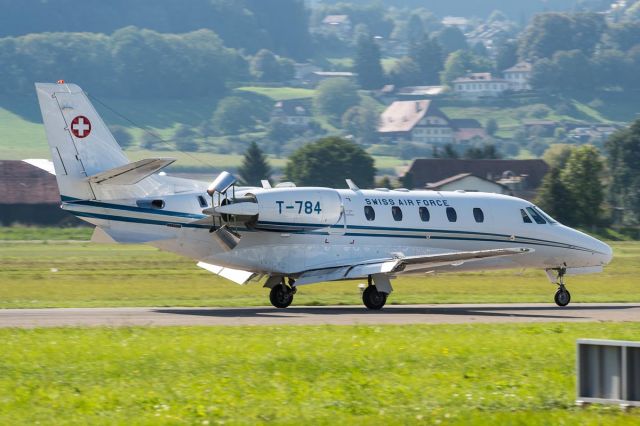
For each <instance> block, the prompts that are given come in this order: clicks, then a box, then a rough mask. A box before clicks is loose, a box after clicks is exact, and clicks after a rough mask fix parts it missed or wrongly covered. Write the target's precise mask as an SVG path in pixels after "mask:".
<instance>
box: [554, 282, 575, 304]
mask: <svg viewBox="0 0 640 426" xmlns="http://www.w3.org/2000/svg"><path fill="white" fill-rule="evenodd" d="M553 300H555V302H556V305H558V306H567V305H568V304H569V302H571V293H569V290H567V289H566V288H564V285H562V286H560V288H559V289H558V291H556V295H555V296H554V297H553Z"/></svg>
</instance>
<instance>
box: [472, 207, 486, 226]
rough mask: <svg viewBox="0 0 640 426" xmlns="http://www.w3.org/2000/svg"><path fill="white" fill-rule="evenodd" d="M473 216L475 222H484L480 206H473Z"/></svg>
mask: <svg viewBox="0 0 640 426" xmlns="http://www.w3.org/2000/svg"><path fill="white" fill-rule="evenodd" d="M473 218H474V219H475V220H476V222H478V223H482V222H484V212H483V211H482V209H481V208H478V207H475V208H474V209H473Z"/></svg>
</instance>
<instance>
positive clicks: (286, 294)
mask: <svg viewBox="0 0 640 426" xmlns="http://www.w3.org/2000/svg"><path fill="white" fill-rule="evenodd" d="M294 283H295V282H294V281H293V280H292V279H289V285H285V283H284V279H282V281H281V282H280V284H277V285H275V286H273V287H272V288H271V291H270V292H269V300H270V301H271V304H272V305H273V306H275V307H276V308H279V309H284V308H286V307H288V306H289V305H290V304H291V302H293V295H294V294H296V290H297V289H296V288H295V286H294Z"/></svg>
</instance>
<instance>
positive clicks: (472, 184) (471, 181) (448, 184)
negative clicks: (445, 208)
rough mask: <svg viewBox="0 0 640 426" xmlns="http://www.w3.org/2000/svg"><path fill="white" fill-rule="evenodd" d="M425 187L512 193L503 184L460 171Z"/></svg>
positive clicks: (445, 189) (439, 189) (437, 189)
mask: <svg viewBox="0 0 640 426" xmlns="http://www.w3.org/2000/svg"><path fill="white" fill-rule="evenodd" d="M425 188H426V189H430V190H432V191H466V192H490V193H494V194H506V195H512V193H513V192H512V191H511V189H509V188H508V187H507V186H505V185H502V184H500V183H497V182H494V181H492V180H489V179H485V178H482V177H479V176H475V175H473V174H471V173H460V174H457V175H455V176H451V177H449V178H446V179H443V180H441V181H438V182H433V183H428V184H427V185H426V186H425Z"/></svg>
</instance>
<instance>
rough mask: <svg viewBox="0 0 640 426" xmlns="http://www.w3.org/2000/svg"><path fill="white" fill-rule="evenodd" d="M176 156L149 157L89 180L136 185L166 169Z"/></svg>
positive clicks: (100, 182)
mask: <svg viewBox="0 0 640 426" xmlns="http://www.w3.org/2000/svg"><path fill="white" fill-rule="evenodd" d="M174 161H176V159H175V158H147V159H145V160H138V161H136V162H133V163H129V164H125V165H124V166H120V167H116V168H114V169H111V170H107V171H105V172H101V173H98V174H96V175H93V176H90V177H89V182H91V183H97V184H103V185H104V184H107V185H135V184H136V183H138V182H140V181H141V180H142V179H144V178H146V177H147V176H151V175H152V174H154V173H156V172H158V171H159V170H162V169H164V168H165V167H167V166H168V165H169V164H171V163H173V162H174Z"/></svg>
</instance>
